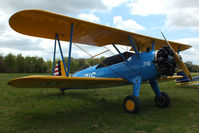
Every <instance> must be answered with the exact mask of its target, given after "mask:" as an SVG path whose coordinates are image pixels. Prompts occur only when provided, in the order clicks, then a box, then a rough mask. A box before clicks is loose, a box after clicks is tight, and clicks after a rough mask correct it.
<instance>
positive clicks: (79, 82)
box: [8, 76, 129, 89]
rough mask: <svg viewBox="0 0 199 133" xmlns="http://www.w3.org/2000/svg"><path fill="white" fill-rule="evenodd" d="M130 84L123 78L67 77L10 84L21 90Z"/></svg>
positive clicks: (10, 82) (33, 78) (12, 81)
mask: <svg viewBox="0 0 199 133" xmlns="http://www.w3.org/2000/svg"><path fill="white" fill-rule="evenodd" d="M128 83H129V82H128V81H127V80H123V79H121V78H88V77H66V76H26V77H21V78H16V79H13V80H11V81H9V82H8V84H9V85H11V86H13V87H19V88H66V89H92V88H105V87H113V86H119V85H125V84H128Z"/></svg>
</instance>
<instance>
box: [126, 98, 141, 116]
mask: <svg viewBox="0 0 199 133" xmlns="http://www.w3.org/2000/svg"><path fill="white" fill-rule="evenodd" d="M123 107H124V111H126V112H128V113H136V114H139V112H140V108H141V104H140V100H139V98H138V97H136V96H132V95H130V96H127V97H126V98H125V99H124V103H123Z"/></svg>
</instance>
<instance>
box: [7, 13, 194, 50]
mask: <svg viewBox="0 0 199 133" xmlns="http://www.w3.org/2000/svg"><path fill="white" fill-rule="evenodd" d="M9 23H10V26H11V27H12V28H13V29H14V30H15V31H17V32H19V33H22V34H26V35H30V36H36V37H42V38H49V39H54V38H55V34H56V33H58V34H59V35H60V36H59V37H60V40H62V41H69V40H70V28H71V24H72V23H73V25H74V31H73V42H75V43H82V44H88V45H93V46H104V45H108V44H113V43H114V44H121V45H128V46H131V45H130V43H129V40H128V36H132V37H133V40H134V42H135V43H136V45H137V46H139V47H140V48H141V50H145V49H146V48H147V47H151V46H152V43H153V41H155V42H156V45H155V49H159V48H160V47H162V46H163V45H167V44H166V42H165V41H164V40H162V39H157V38H153V37H149V36H144V35H140V34H136V33H132V32H128V31H123V30H119V29H115V28H111V27H107V26H103V25H99V24H95V23H91V22H87V21H83V20H79V19H75V18H71V17H67V16H63V15H59V14H55V13H51V12H47V11H42V10H24V11H20V12H17V13H15V14H14V15H13V16H12V17H11V18H10V20H9ZM170 44H171V46H172V47H173V49H174V50H175V51H177V50H178V47H180V50H181V51H183V50H185V49H188V48H190V47H191V46H190V45H185V44H181V43H176V42H170Z"/></svg>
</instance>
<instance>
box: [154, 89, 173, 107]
mask: <svg viewBox="0 0 199 133" xmlns="http://www.w3.org/2000/svg"><path fill="white" fill-rule="evenodd" d="M170 102H171V100H170V97H169V95H168V94H167V93H165V92H161V96H160V97H157V96H156V97H155V104H156V106H157V107H160V108H166V107H168V106H169V105H170Z"/></svg>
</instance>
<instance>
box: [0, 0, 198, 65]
mask: <svg viewBox="0 0 199 133" xmlns="http://www.w3.org/2000/svg"><path fill="white" fill-rule="evenodd" d="M24 9H42V10H47V11H51V12H55V13H60V14H63V15H67V16H71V17H75V18H80V19H84V20H88V21H92V22H95V23H99V24H103V25H108V26H112V27H116V28H120V29H123V30H128V31H132V32H136V33H139V34H144V35H147V36H153V37H157V38H162V36H161V34H160V31H162V32H163V33H164V34H165V35H166V37H167V38H168V40H173V41H178V42H182V43H185V44H190V45H192V48H191V49H189V50H186V51H184V52H182V53H181V55H182V57H183V60H184V61H192V62H193V63H194V64H198V65H199V52H198V51H199V15H198V14H197V13H198V12H199V1H198V0H172V1H168V0H56V1H51V2H49V0H1V4H0V54H1V55H7V54H8V53H13V54H15V55H17V54H22V55H24V56H39V57H44V58H45V59H46V60H48V59H52V56H53V44H54V41H53V40H47V39H41V38H36V37H30V36H26V35H22V34H19V33H16V32H15V31H13V30H12V29H11V28H10V27H9V24H8V20H9V18H10V16H11V15H12V14H14V13H15V12H18V11H21V10H24ZM61 43H62V45H63V44H67V43H66V42H61ZM66 46H67V45H64V47H63V49H64V51H67V48H68V47H66ZM82 47H83V48H85V49H88V50H89V52H90V53H91V54H93V55H95V54H96V53H98V52H102V51H104V50H105V49H104V48H94V47H87V46H84V45H83V46H82ZM96 50H97V52H96ZM121 50H122V49H121ZM113 52H114V51H113ZM66 53H67V52H65V55H66ZM109 54H110V53H109ZM107 55H108V54H107ZM72 57H75V58H78V57H89V56H88V55H87V54H86V53H84V52H82V51H80V50H79V49H78V48H77V47H75V46H74V47H73V53H72Z"/></svg>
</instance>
